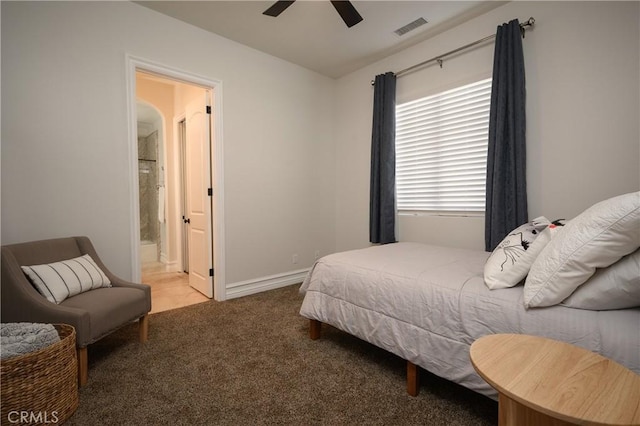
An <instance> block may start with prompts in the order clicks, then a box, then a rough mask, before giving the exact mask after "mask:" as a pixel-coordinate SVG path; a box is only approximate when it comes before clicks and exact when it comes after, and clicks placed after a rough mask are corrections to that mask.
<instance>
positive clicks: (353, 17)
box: [262, 0, 362, 28]
mask: <svg viewBox="0 0 640 426" xmlns="http://www.w3.org/2000/svg"><path fill="white" fill-rule="evenodd" d="M294 1H296V0H291V1H285V0H278V1H276V2H275V3H274V4H273V5H272V6H271V7H270V8H269V9H267V10H265V11H264V12H262V14H263V15H268V16H278V15H280V14H281V13H282V12H284V11H285V9H286V8H288V7H289V6H291V5H292V4H293V2H294ZM331 4H332V5H333V7H335V8H336V10H337V11H338V13H339V14H340V17H341V18H342V20H343V21H344V23H345V24H346V25H347V27H349V28H351V27H353V26H354V25H355V24H357V23H358V22H360V21H362V16H360V14H359V13H358V11H357V10H356V8H355V7H353V5H352V4H351V2H350V1H344V0H342V1H333V0H331Z"/></svg>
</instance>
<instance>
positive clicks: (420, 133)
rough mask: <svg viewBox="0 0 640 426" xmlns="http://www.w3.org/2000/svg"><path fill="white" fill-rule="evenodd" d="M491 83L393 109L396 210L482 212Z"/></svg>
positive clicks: (473, 85)
mask: <svg viewBox="0 0 640 426" xmlns="http://www.w3.org/2000/svg"><path fill="white" fill-rule="evenodd" d="M490 104H491V79H490V78H489V79H487V80H482V81H478V82H476V83H473V84H469V85H466V86H462V87H458V88H455V89H452V90H448V91H446V92H442V93H439V94H437V95H433V96H429V97H426V98H422V99H418V100H415V101H411V102H407V103H404V104H401V105H397V106H396V192H397V204H398V210H403V211H431V212H452V213H455V212H484V209H485V183H486V171H487V140H488V134H489V108H490Z"/></svg>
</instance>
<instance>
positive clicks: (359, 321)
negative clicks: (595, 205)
mask: <svg viewBox="0 0 640 426" xmlns="http://www.w3.org/2000/svg"><path fill="white" fill-rule="evenodd" d="M563 232H564V231H563ZM638 232H640V231H638ZM583 234H584V232H583V230H581V235H583ZM633 244H635V243H633ZM489 256H490V253H487V252H484V251H473V250H466V249H457V248H446V247H439V246H434V245H428V244H421V243H410V242H400V243H394V244H387V245H382V246H372V247H368V248H364V249H359V250H351V251H346V252H342V253H335V254H332V255H329V256H326V257H324V258H321V259H320V260H318V261H317V262H316V263H315V265H314V266H313V267H312V269H311V271H310V272H309V274H308V275H307V277H306V279H305V280H304V282H303V284H302V286H301V288H300V291H301V293H303V294H304V300H303V303H302V306H301V309H300V314H301V315H302V316H303V317H305V318H308V319H309V320H310V333H311V338H312V339H317V338H318V337H320V329H321V325H322V324H323V323H324V324H329V325H331V326H333V327H336V328H338V329H339V330H342V331H344V332H346V333H349V334H351V335H353V336H356V337H358V338H360V339H363V340H365V341H367V342H369V343H371V344H373V345H375V346H378V347H380V348H382V349H385V350H387V351H389V352H391V353H393V354H395V355H397V356H399V357H401V358H403V359H405V360H406V361H407V388H408V392H409V393H410V394H412V395H417V393H418V389H419V383H418V368H417V367H421V368H423V369H425V370H427V371H429V372H431V373H433V374H435V375H437V376H440V377H443V378H445V379H448V380H451V381H453V382H455V383H458V384H460V385H462V386H465V387H467V388H469V389H471V390H473V391H476V392H478V393H481V394H484V395H487V396H489V397H491V398H494V399H495V398H496V393H495V391H494V390H493V388H491V387H490V386H489V385H488V384H487V383H486V382H485V381H484V380H483V379H482V378H480V376H478V375H477V374H476V372H475V370H474V369H473V367H472V365H471V363H470V360H469V347H470V345H471V344H472V343H473V342H474V341H475V340H476V339H478V338H480V337H482V336H484V335H487V334H495V333H522V334H531V335H538V336H543V337H548V338H551V339H556V340H560V341H564V342H568V343H572V344H575V345H577V346H580V347H583V348H585V349H588V350H591V351H594V352H597V353H599V354H601V355H603V356H605V357H607V358H610V359H613V360H614V361H617V362H618V363H620V364H622V365H624V366H626V367H627V368H629V369H631V370H632V371H635V372H636V373H638V374H640V308H638V307H635V308H628V309H610V310H601V311H597V310H588V309H575V308H572V307H567V306H563V305H561V304H556V305H554V306H549V307H541V308H529V309H527V308H525V303H524V300H523V297H524V288H523V286H522V285H517V286H513V287H510V288H501V289H499V290H490V289H489V288H488V286H487V285H486V284H485V279H484V275H483V272H484V268H485V264H486V263H487V259H488V257H489ZM612 263H613V262H612ZM636 275H637V274H636ZM636 306H637V305H636Z"/></svg>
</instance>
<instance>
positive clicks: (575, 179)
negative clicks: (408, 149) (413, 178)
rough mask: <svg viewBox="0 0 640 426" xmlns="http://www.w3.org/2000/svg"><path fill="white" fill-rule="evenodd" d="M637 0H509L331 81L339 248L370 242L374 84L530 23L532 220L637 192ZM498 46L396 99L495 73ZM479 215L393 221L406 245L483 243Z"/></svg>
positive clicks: (412, 82) (411, 81)
mask: <svg viewBox="0 0 640 426" xmlns="http://www.w3.org/2000/svg"><path fill="white" fill-rule="evenodd" d="M639 6H640V4H639V3H638V2H510V3H508V4H506V5H504V6H501V7H499V8H497V9H494V10H493V11H491V12H489V13H487V14H485V15H482V16H480V17H478V18H475V19H473V20H471V21H468V22H467V23H465V24H462V25H460V26H458V27H455V28H453V29H451V30H449V31H447V32H445V33H443V34H441V35H439V36H436V37H434V38H432V39H430V40H427V41H425V42H423V43H421V44H419V45H416V46H413V47H411V48H408V49H406V50H404V51H402V52H400V53H398V54H396V55H393V56H390V57H388V58H386V59H384V60H382V61H379V62H377V63H376V64H373V65H371V66H368V67H365V68H363V69H361V70H358V71H356V72H354V73H352V74H350V75H348V76H345V77H343V78H341V79H340V80H338V82H337V86H338V90H337V105H338V107H337V108H336V114H335V115H334V122H335V123H336V161H337V163H336V186H335V188H336V217H337V221H336V241H337V249H338V250H346V249H351V248H358V247H364V246H367V245H368V214H369V213H368V212H369V210H368V209H369V204H368V203H369V192H368V190H369V158H370V154H369V152H370V134H371V114H372V107H371V105H372V99H373V89H372V87H371V85H370V84H369V82H370V81H371V79H372V78H373V77H374V76H375V75H376V74H379V73H382V72H386V71H399V70H401V69H403V68H406V67H409V66H411V65H414V64H417V63H420V62H422V61H423V60H425V59H428V58H431V57H434V56H437V55H439V54H442V53H445V52H448V51H451V50H453V49H455V48H458V47H460V46H463V45H466V44H468V43H471V42H473V41H475V40H479V39H481V38H484V37H485V36H487V35H489V34H492V33H494V32H495V29H496V26H497V25H499V24H501V23H502V22H508V21H509V20H511V19H514V18H519V19H520V20H521V21H524V20H526V19H528V18H529V17H530V16H533V17H534V18H535V19H536V24H535V28H534V29H532V30H530V31H527V34H526V38H525V39H524V40H523V46H524V54H525V66H526V78H527V156H528V157H527V181H528V195H529V216H530V217H531V218H534V217H536V216H539V215H544V216H546V217H548V218H549V219H557V218H567V219H568V218H572V217H574V216H576V215H577V214H579V213H580V212H581V211H583V210H584V209H585V208H587V207H589V206H590V205H592V204H594V203H596V202H598V201H600V200H603V199H605V198H609V197H612V196H615V195H619V194H623V193H627V192H632V191H637V190H638V189H640V130H639V124H638V123H639V121H640V120H639V117H640V106H639V103H640V57H639V52H640V31H639V27H640V12H639ZM492 61H493V44H492V43H490V44H487V45H486V46H485V47H481V48H478V49H474V50H472V51H469V52H468V53H464V54H462V55H459V56H457V57H454V58H452V59H448V60H445V62H444V66H443V68H442V69H440V68H439V67H438V66H437V65H433V66H431V67H427V68H424V69H422V70H421V71H418V72H415V73H412V74H409V75H407V76H403V77H401V78H399V79H398V83H397V91H398V95H397V97H398V99H397V101H398V102H405V101H408V100H412V99H416V98H418V97H421V96H426V95H429V94H433V93H437V92H439V91H442V90H446V89H449V88H451V87H455V86H456V85H460V84H463V83H467V82H471V81H475V80H479V79H481V78H486V77H490V76H491V69H492V66H493V62H492ZM483 226H484V217H447V216H429V215H423V216H400V217H399V221H398V228H399V233H398V234H399V235H398V238H399V239H400V240H401V241H420V242H426V243H434V244H440V245H446V246H455V247H465V248H474V249H483V248H484V229H483Z"/></svg>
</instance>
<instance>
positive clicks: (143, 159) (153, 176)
mask: <svg viewBox="0 0 640 426" xmlns="http://www.w3.org/2000/svg"><path fill="white" fill-rule="evenodd" d="M157 152H158V131H157V130H154V131H153V132H152V133H151V134H149V135H147V136H142V137H141V136H138V170H139V173H138V187H139V191H140V241H148V242H153V243H156V244H158V243H159V238H158V237H159V232H160V223H159V222H158V186H157V185H158V163H157V160H158V156H157Z"/></svg>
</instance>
